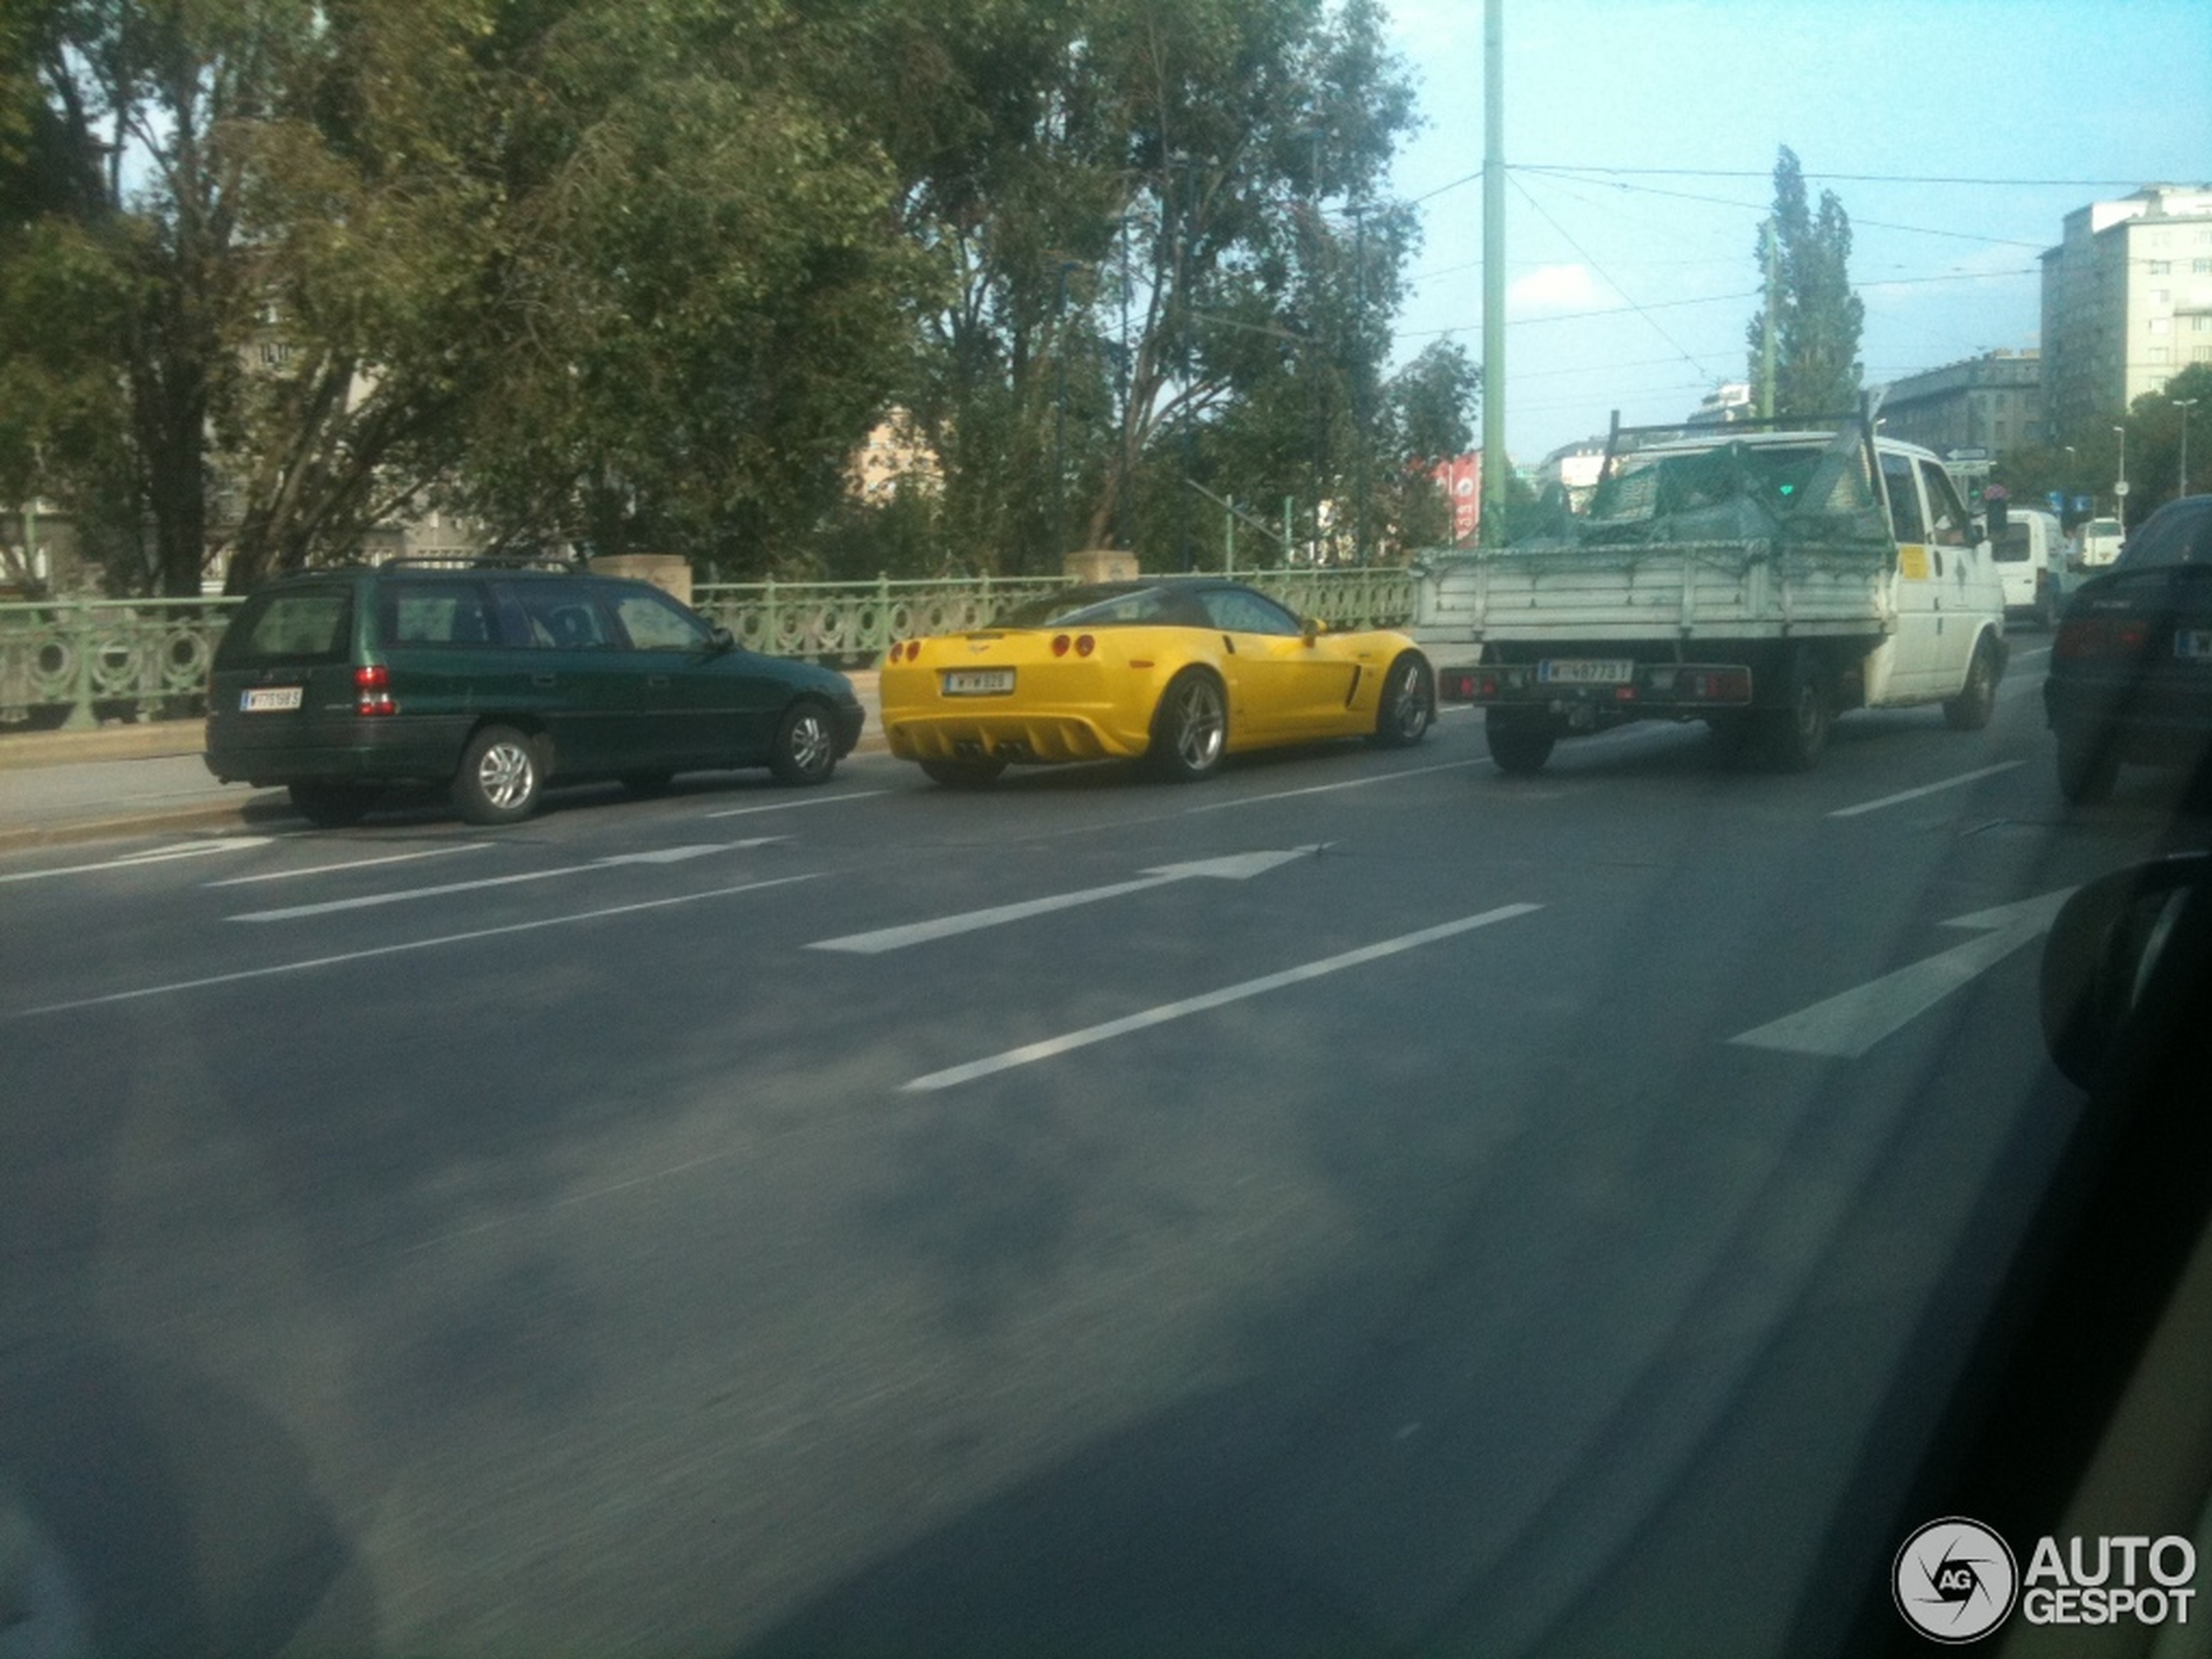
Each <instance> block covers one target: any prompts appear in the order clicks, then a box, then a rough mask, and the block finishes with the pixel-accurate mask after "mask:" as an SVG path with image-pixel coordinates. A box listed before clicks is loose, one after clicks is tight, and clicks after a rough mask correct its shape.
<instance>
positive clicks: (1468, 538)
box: [1430, 450, 1482, 547]
mask: <svg viewBox="0 0 2212 1659" xmlns="http://www.w3.org/2000/svg"><path fill="white" fill-rule="evenodd" d="M1430 476H1431V477H1433V478H1434V479H1435V480H1436V482H1438V483H1440V484H1441V485H1442V486H1443V487H1444V494H1445V496H1446V497H1447V499H1448V500H1449V501H1450V502H1451V503H1452V545H1453V546H1454V547H1464V546H1466V545H1467V543H1470V542H1472V541H1474V538H1475V535H1476V532H1477V531H1479V530H1480V529H1481V526H1482V453H1481V451H1480V450H1470V451H1468V453H1467V454H1466V455H1453V456H1452V457H1451V458H1450V459H1449V460H1447V461H1440V462H1437V463H1436V469H1435V471H1434V472H1433V473H1431V474H1430Z"/></svg>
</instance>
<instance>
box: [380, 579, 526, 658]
mask: <svg viewBox="0 0 2212 1659" xmlns="http://www.w3.org/2000/svg"><path fill="white" fill-rule="evenodd" d="M377 629H378V631H379V633H380V635H381V637H382V639H383V641H384V643H385V644H388V645H482V644H492V643H495V642H496V641H497V639H498V637H499V631H498V629H497V626H496V624H495V623H494V621H493V617H492V609H491V604H490V596H489V595H488V594H487V593H486V592H485V591H484V590H483V589H482V587H480V586H478V585H477V584H476V583H464V582H437V583H430V582H413V583H409V582H395V583H389V584H388V585H387V586H386V587H385V588H384V590H383V591H382V593H381V596H380V597H379V599H378V602H377Z"/></svg>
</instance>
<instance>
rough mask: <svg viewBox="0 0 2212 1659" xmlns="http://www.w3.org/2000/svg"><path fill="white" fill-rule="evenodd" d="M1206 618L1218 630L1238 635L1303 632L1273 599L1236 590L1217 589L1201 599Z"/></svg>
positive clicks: (1202, 595) (1294, 619)
mask: <svg viewBox="0 0 2212 1659" xmlns="http://www.w3.org/2000/svg"><path fill="white" fill-rule="evenodd" d="M1199 603H1200V604H1203V605H1204V606H1205V608H1206V617H1207V618H1208V620H1210V621H1211V623H1212V624H1213V625H1214V626H1215V627H1217V628H1221V629H1225V630H1227V631H1229V632H1231V633H1236V634H1278V635H1290V634H1295V633H1297V632H1298V631H1299V629H1298V618H1297V617H1293V616H1292V615H1291V613H1290V612H1289V611H1287V610H1284V609H1283V607H1282V606H1280V605H1278V604H1276V603H1275V602H1274V601H1273V600H1271V599H1266V598H1263V597H1260V596H1259V595H1258V594H1257V593H1246V592H1244V591H1242V590H1238V589H1236V588H1215V589H1211V590H1208V591H1207V592H1205V593H1203V594H1201V595H1200V596H1199Z"/></svg>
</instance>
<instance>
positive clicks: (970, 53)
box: [894, 0, 1413, 569]
mask: <svg viewBox="0 0 2212 1659" xmlns="http://www.w3.org/2000/svg"><path fill="white" fill-rule="evenodd" d="M933 12H934V21H932V22H929V23H922V22H919V21H918V22H917V23H916V24H914V26H915V28H916V29H917V30H921V32H922V34H923V36H924V37H925V38H926V39H927V42H928V49H927V50H920V49H915V50H908V51H901V52H900V53H899V54H898V58H899V61H900V63H901V64H903V65H905V66H906V68H907V79H908V80H909V82H910V83H912V84H915V85H917V86H920V87H922V88H926V89H934V90H935V91H937V92H938V94H939V95H940V96H939V98H938V101H937V103H936V104H935V105H934V106H933V107H934V109H935V110H936V111H938V113H937V115H936V118H934V120H932V121H927V122H922V121H917V122H915V123H914V125H913V127H912V129H911V130H909V131H907V132H904V133H902V134H901V135H900V137H899V138H898V140H897V141H896V142H895V143H894V154H896V155H897V156H898V157H899V158H900V164H901V170H902V172H903V173H904V174H905V176H906V177H907V179H909V180H910V183H909V185H908V187H907V189H906V190H905V192H903V193H902V196H901V202H902V205H903V208H904V211H905V213H906V216H907V225H908V226H909V229H910V232H911V233H912V234H913V235H914V237H915V238H916V239H917V240H918V242H919V243H920V244H921V246H923V247H924V248H925V249H926V250H927V253H928V254H929V256H930V257H931V258H932V259H933V260H935V261H936V263H937V266H938V268H939V269H940V270H941V272H942V273H944V279H945V293H946V295H947V303H945V304H944V305H942V306H941V307H936V308H934V309H932V310H930V311H928V312H927V313H926V314H924V315H923V316H922V318H921V326H920V330H919V341H920V348H919V351H918V354H917V358H916V361H915V369H914V376H913V381H912V393H911V395H912V401H913V406H914V410H915V413H916V415H918V417H919V418H920V419H921V422H922V424H923V426H924V428H925V430H926V431H927V433H928V435H929V436H930V439H931V442H932V443H933V445H934V448H936V449H937V451H938V453H939V455H941V457H942V459H943V462H944V463H945V471H946V496H945V502H944V508H945V516H946V524H947V532H948V536H950V537H951V538H952V540H953V542H954V545H956V546H958V547H959V548H960V549H961V550H962V553H963V555H964V556H968V557H971V558H979V559H981V560H984V561H986V562H988V563H995V564H997V565H999V566H1001V568H1007V569H1037V568H1042V567H1044V566H1046V565H1048V564H1049V563H1051V560H1052V557H1053V555H1054V553H1055V550H1056V549H1057V548H1059V547H1061V546H1062V545H1084V544H1089V545H1114V544H1118V545H1124V546H1129V545H1135V546H1137V547H1139V548H1140V549H1142V550H1143V552H1144V554H1145V556H1146V558H1147V560H1148V562H1150V563H1168V564H1172V563H1177V562H1178V560H1179V559H1180V558H1181V557H1182V556H1183V554H1182V550H1183V548H1184V547H1185V546H1186V545H1188V544H1189V543H1190V537H1191V536H1193V535H1194V534H1195V526H1196V522H1197V516H1198V514H1199V513H1200V511H1201V510H1202V503H1201V502H1200V499H1199V497H1198V496H1197V494H1196V493H1195V492H1194V491H1192V490H1190V489H1188V488H1187V486H1186V485H1185V483H1184V479H1185V478H1186V477H1195V478H1196V479H1197V482H1202V483H1204V484H1207V485H1208V486H1209V487H1210V488H1214V489H1217V492H1218V493H1224V494H1234V495H1239V496H1243V497H1244V498H1246V499H1260V498H1264V497H1267V496H1273V495H1275V494H1277V493H1278V492H1279V493H1291V494H1296V495H1298V496H1300V497H1301V498H1302V499H1304V500H1305V501H1307V502H1309V503H1310V502H1313V501H1315V500H1318V499H1320V498H1321V497H1322V496H1323V495H1324V494H1328V495H1338V494H1340V493H1342V492H1343V486H1342V483H1341V480H1342V479H1346V478H1349V477H1351V476H1352V475H1353V473H1354V472H1355V471H1356V467H1355V464H1354V463H1355V461H1356V455H1357V451H1356V449H1355V448H1354V447H1353V446H1352V444H1351V443H1349V442H1347V436H1346V435H1347V433H1349V432H1351V431H1352V430H1354V429H1356V428H1360V427H1362V426H1363V425H1365V424H1366V421H1363V417H1366V418H1367V419H1368V420H1372V417H1373V416H1375V415H1378V414H1379V401H1378V398H1377V396H1376V387H1375V373H1376V366H1377V365H1379V363H1380V362H1381V361H1382V359H1383V354H1384V348H1385V346H1386V338H1385V331H1384V322H1385V320H1386V319H1387V317H1388V315H1389V314H1390V311H1391V310H1392V309H1393V307H1394V305H1395V303H1396V298H1397V292H1398V279H1397V273H1398V270H1399V266H1400V265H1401V264H1402V261H1403V259H1404V257H1405V254H1406V250H1407V249H1408V248H1409V247H1410V246H1411V220H1410V217H1409V216H1407V215H1406V214H1404V213H1402V212H1395V211H1393V210H1389V209H1387V208H1382V207H1377V208H1372V209H1371V208H1369V207H1368V206H1367V204H1369V203H1370V202H1372V201H1373V200H1374V199H1375V197H1376V192H1377V188H1378V186H1379V184H1380V181H1381V179H1382V176H1383V172H1384V170H1385V168H1386V166H1387V164H1388V160H1389V158H1390V155H1391V153H1392V150H1393V145H1394V143H1395V141H1396V138H1397V137H1398V135H1399V134H1400V133H1402V132H1405V131H1406V130H1407V129H1408V128H1409V127H1410V125H1411V123H1412V120H1413V108H1412V94H1411V90H1410V86H1409V84H1408V83H1407V82H1406V77H1405V72H1404V70H1403V67H1402V65H1400V64H1398V63H1397V62H1396V60H1395V59H1393V57H1391V56H1390V55H1389V54H1388V53H1387V52H1386V51H1384V50H1383V48H1382V46H1381V44H1380V42H1381V38H1382V29H1381V18H1380V14H1379V11H1378V10H1376V9H1375V8H1374V6H1373V5H1372V4H1371V3H1369V0H1349V3H1345V4H1343V5H1341V6H1339V7H1336V8H1334V9H1332V8H1331V7H1329V6H1328V5H1326V4H1325V3H1323V0H1288V3H1285V0H1176V3H1169V0H1070V3H1069V4H1067V5H1065V6H1064V7H1062V8H1059V9H1056V10H1055V9H1049V8H1043V7H1035V6H1026V7H1025V6H1021V5H1016V4H1011V3H1004V4H1001V3H994V0H971V4H970V5H969V6H968V7H966V8H955V9H954V10H951V11H936V10H935V9H933ZM987 24H988V26H986V25H987ZM1355 206H1357V207H1358V208H1359V212H1354V211H1352V210H1353V209H1354V207H1355ZM1322 474H1327V475H1328V477H1327V478H1326V479H1324V478H1323V477H1322V476H1321V475H1322ZM1224 485H1228V486H1231V488H1228V489H1223V488H1222V486H1224ZM1347 504H1348V503H1347Z"/></svg>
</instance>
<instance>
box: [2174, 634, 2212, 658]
mask: <svg viewBox="0 0 2212 1659" xmlns="http://www.w3.org/2000/svg"><path fill="white" fill-rule="evenodd" d="M2174 655H2175V656H2176V657H2179V658H2182V660H2183V661H2184V662H2191V663H2201V662H2203V661H2204V660H2206V659H2207V658H2212V628H2177V629H2175V631H2174Z"/></svg>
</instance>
